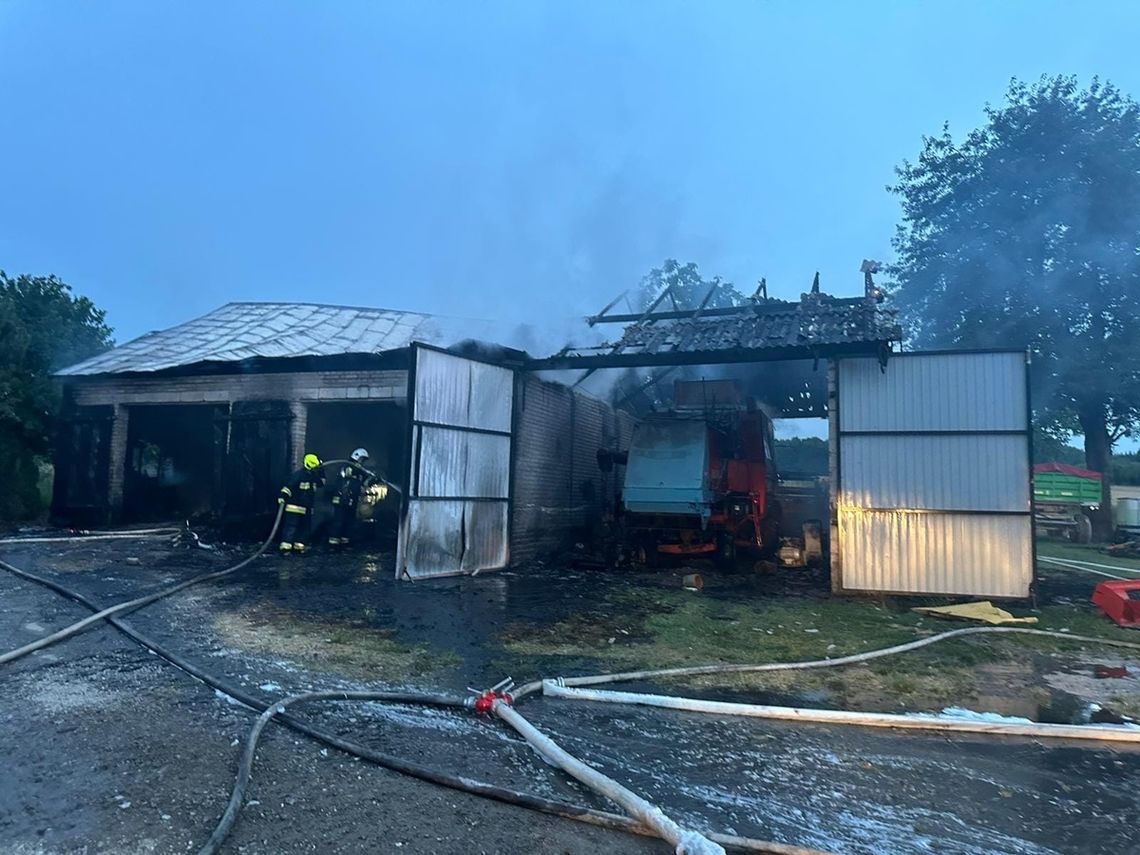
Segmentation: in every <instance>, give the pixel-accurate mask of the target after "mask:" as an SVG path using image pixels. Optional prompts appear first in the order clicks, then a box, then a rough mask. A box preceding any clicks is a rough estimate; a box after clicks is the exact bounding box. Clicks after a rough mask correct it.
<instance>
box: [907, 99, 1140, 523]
mask: <svg viewBox="0 0 1140 855" xmlns="http://www.w3.org/2000/svg"><path fill="white" fill-rule="evenodd" d="M985 115H986V122H985V123H984V124H983V125H982V126H981V127H980V128H978V129H976V130H974V131H972V132H970V133H969V134H968V135H967V136H966V137H965V139H964V140H962V141H961V142H956V141H955V140H954V139H953V138H952V137H951V135H950V131H949V129H948V127H947V126H944V127H943V130H942V133H941V134H940V135H938V136H935V137H927V138H924V140H923V148H922V151H921V153H920V154H919V156H918V160H917V161H916V162H914V163H911V162H904V163H903V164H902V166H900V167H899V168H898V170H897V175H898V182H897V184H895V185H894V186H893V187H891V188H889V189H890V190H891V191H892V192H894V193H896V194H897V195H898V196H900V197H901V200H902V209H903V217H902V222H901V224H900V225H899V227H898V231H897V233H896V236H895V239H894V246H895V250H896V252H897V261H896V263H895V264H894V265H892V267H891V268H890V273H891V276H892V279H893V281H892V282H891V283H890V288H891V291H892V292H893V296H894V299H895V300H896V301H897V304H898V305H899V307H900V308H901V309H902V310H903V316H904V319H905V321H906V323H907V325H908V327H909V331H910V333H911V335H912V337H913V338H914V339H915V340H917V341H918V342H919V343H921V344H924V345H942V346H946V345H949V346H962V347H990V346H1002V347H1010V346H1013V347H1022V346H1024V347H1027V348H1029V349H1030V350H1031V351H1032V356H1033V368H1032V379H1033V395H1034V402H1033V403H1034V410H1035V412H1034V415H1035V419H1036V420H1037V422H1038V423H1039V424H1040V425H1041V426H1042V428H1043V429H1044V430H1046V431H1047V432H1048V433H1050V434H1052V435H1053V436H1056V437H1059V438H1065V437H1069V436H1073V435H1074V434H1076V433H1081V434H1083V435H1084V443H1085V460H1086V466H1087V467H1088V468H1090V469H1095V470H1097V471H1099V472H1103V473H1105V476H1106V477H1105V482H1104V484H1105V486H1104V489H1105V492H1106V495H1105V501H1104V502H1102V514H1101V515H1100V518H1099V519H1098V520H1095V521H1094V523H1096V524H1097V527H1098V530H1099V532H1100V533H1101V534H1102V535H1103V534H1105V532H1106V528H1107V527H1109V526H1111V511H1110V509H1109V503H1108V501H1107V499H1108V495H1107V493H1108V489H1109V475H1110V474H1111V468H1112V467H1111V459H1112V448H1113V445H1114V444H1115V442H1116V441H1117V440H1119V439H1120V438H1122V437H1125V436H1131V435H1134V433H1135V432H1136V430H1137V426H1138V417H1140V254H1138V248H1140V106H1138V105H1137V104H1136V102H1135V101H1133V100H1132V99H1131V98H1129V97H1127V96H1125V95H1123V94H1122V93H1121V92H1120V91H1119V90H1118V89H1116V88H1115V87H1113V86H1112V85H1110V84H1107V83H1101V82H1099V81H1098V80H1095V79H1094V80H1093V82H1092V84H1091V85H1090V86H1089V88H1087V89H1084V90H1081V89H1079V88H1078V85H1077V82H1076V80H1075V79H1074V78H1072V77H1045V78H1042V79H1041V80H1040V81H1038V82H1037V83H1035V84H1032V85H1028V84H1025V83H1021V82H1018V81H1016V80H1015V81H1013V82H1012V83H1011V85H1010V87H1009V91H1008V93H1007V97H1006V102H1005V103H1004V104H1003V105H1001V106H998V107H992V106H989V107H987V108H986V111H985Z"/></svg>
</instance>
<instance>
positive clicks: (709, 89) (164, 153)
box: [0, 0, 1140, 341]
mask: <svg viewBox="0 0 1140 855" xmlns="http://www.w3.org/2000/svg"><path fill="white" fill-rule="evenodd" d="M1137 32H1140V5H1137V4H1130V3H1096V4H1076V3H1071V4H1070V3H1050V2H1035V3H1019V2H1005V3H980V2H955V3H893V2H887V3H875V2H867V3H854V2H850V3H848V2H844V3H839V2H832V3H828V2H820V3H791V2H787V3H762V2H739V3H737V2H713V3H707V4H697V3H685V4H681V3H659V2H655V3H649V2H625V3H591V2H574V3H559V4H547V3H530V2H519V3H494V2H490V3H485V2H481V3H456V4H447V3H431V4H419V3H410V2H409V3H388V4H384V3H374V2H369V3H349V2H335V3H286V2H272V3H255V2H242V3H236V4H230V3H190V2H185V3H163V2H154V0H139V2H101V3H72V2H51V0H27V2H25V0H0V117H2V119H3V132H2V133H0V200H2V204H0V268H4V269H6V270H7V271H8V272H10V273H19V272H28V273H55V274H57V275H59V276H61V277H63V278H64V279H65V280H67V281H69V282H71V283H72V284H73V285H74V286H75V287H76V289H77V290H79V291H80V292H81V293H84V294H87V295H88V296H90V297H92V298H93V299H94V300H95V301H96V302H97V303H98V304H99V305H101V306H103V307H104V308H106V309H107V312H108V319H109V321H110V322H111V324H112V325H113V326H114V327H115V328H116V332H117V336H118V338H119V340H120V341H121V340H125V339H127V338H131V337H134V336H136V335H138V334H140V333H142V332H145V331H147V330H150V329H155V328H160V327H165V326H169V325H171V324H174V323H177V322H180V321H183V320H186V319H188V318H191V317H194V316H196V315H199V314H202V313H203V312H206V311H208V310H210V309H212V308H214V307H215V306H217V305H219V304H221V303H224V302H227V301H230V300H312V301H317V302H328V303H344V304H351V305H370V306H385V307H391V308H401V309H414V310H422V311H432V312H440V313H445V314H452V315H459V316H481V317H495V318H498V317H502V318H507V319H510V320H534V319H537V318H540V317H542V316H543V315H544V314H546V313H553V314H558V315H560V316H568V315H572V314H580V313H584V312H587V311H591V310H594V309H596V308H600V306H601V304H603V303H604V302H606V301H607V300H608V299H609V297H610V296H611V295H613V294H614V293H616V292H617V291H619V290H621V289H622V288H624V287H626V286H627V285H629V284H631V283H632V282H634V281H635V280H636V279H637V278H638V277H639V276H640V275H641V274H642V273H644V272H645V271H646V270H647V269H648V268H650V267H652V266H654V265H656V264H658V263H659V262H660V261H661V260H662V259H663V258H665V257H667V256H672V257H676V258H679V259H681V260H691V261H695V262H697V263H698V264H699V265H700V267H701V269H702V271H703V272H705V273H706V274H708V275H712V274H719V275H722V276H724V277H727V278H729V279H731V280H733V281H735V282H736V283H737V284H738V285H739V286H740V287H741V288H742V289H743V290H750V289H751V288H752V287H754V284H755V282H756V280H757V279H758V278H759V277H760V276H766V277H767V278H768V281H769V284H770V287H771V289H772V291H773V293H774V294H776V295H779V296H789V297H792V296H796V295H798V294H799V292H800V291H802V290H805V289H806V288H807V286H808V285H809V284H810V281H811V277H812V274H813V272H814V271H815V270H817V269H818V270H820V271H821V272H822V277H823V284H824V288H825V290H829V291H831V292H833V293H854V292H855V291H857V289H858V288H859V287H860V276H859V273H858V268H859V263H860V261H861V260H862V259H863V258H864V257H871V258H884V259H885V258H887V257H889V254H890V237H891V234H892V232H893V229H894V224H895V222H896V219H897V214H898V206H897V202H896V201H895V200H894V199H893V198H892V197H891V196H890V195H889V194H888V193H887V192H886V191H885V189H884V186H885V185H886V184H888V183H889V182H890V181H891V180H892V169H893V167H894V166H895V165H896V164H897V163H898V162H899V161H900V160H902V159H903V158H906V157H911V156H913V155H914V154H915V153H916V152H917V151H918V149H919V146H920V137H921V135H922V134H924V133H933V132H936V131H938V129H939V128H940V126H941V124H942V122H943V121H947V120H948V121H949V122H950V123H951V127H952V129H953V130H956V131H964V130H966V129H968V128H970V127H972V126H974V125H975V124H977V122H978V121H979V120H980V117H981V110H982V107H983V105H984V104H985V102H986V101H987V100H991V101H993V100H999V99H1000V98H1001V96H1002V93H1003V92H1004V90H1005V88H1006V85H1007V82H1008V80H1009V78H1010V77H1011V76H1019V77H1023V78H1029V79H1032V78H1036V77H1037V76H1039V75H1040V74H1042V73H1057V72H1064V73H1076V74H1078V75H1080V76H1081V77H1082V78H1085V79H1087V78H1089V77H1091V76H1092V75H1093V74H1099V75H1101V76H1102V77H1107V78H1109V79H1111V80H1112V81H1114V82H1115V83H1117V84H1118V85H1119V86H1121V87H1122V88H1123V89H1124V90H1125V91H1128V92H1131V93H1132V94H1133V95H1140V60H1137V59H1136V49H1135V41H1134V38H1135V34H1136V33H1137Z"/></svg>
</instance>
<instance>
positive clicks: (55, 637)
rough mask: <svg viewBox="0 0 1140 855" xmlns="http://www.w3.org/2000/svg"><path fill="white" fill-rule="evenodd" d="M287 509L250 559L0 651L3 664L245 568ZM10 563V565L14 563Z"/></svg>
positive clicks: (262, 548)
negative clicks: (110, 619) (90, 627)
mask: <svg viewBox="0 0 1140 855" xmlns="http://www.w3.org/2000/svg"><path fill="white" fill-rule="evenodd" d="M284 510H285V509H284V507H283V506H278V508H277V517H276V518H275V519H274V520H273V528H272V529H271V530H270V532H269V536H268V537H267V538H265V541H264V542H263V543H262V544H261V546H260V547H258V549H257V551H256V552H254V553H253V554H252V555H250V556H249V557H248V558H245V559H243V560H242V561H239V562H238V563H237V564H235V565H233V566H232V567H227V568H226V569H225V570H213V571H211V572H209V573H202V574H200V575H198V576H194V577H193V578H191V579H187V580H186V581H184V582H179V583H178V584H177V585H172V586H171V587H169V588H163V589H162V590H160V591H155V592H154V593H152V594H146V595H144V596H142V597H136V598H135V599H133V600H127V601H126V602H122V603H118V604H117V605H114V606H108V607H107V608H105V609H102V610H100V611H96V612H95V614H93V615H91V616H90V617H86V618H84V619H83V620H80V621H76V622H75V623H73V624H71V626H67V627H64V628H63V629H61V630H59V631H57V632H53V633H52V634H51V635H46V636H44V637H43V638H39V639H36V640H35V641H33V642H30V643H29V644H25V645H24V646H23V647H18V648H16V649H15V650H9V651H8V652H7V653H4V654H0V665H6V664H7V663H9V662H14V661H16V660H17V659H20V658H22V657H24V656H27V655H28V654H29V653H35V652H36V651H37V650H42V649H43V648H45V647H50V646H51V645H53V644H56V643H58V642H60V641H64V640H65V639H68V638H71V637H72V636H73V635H76V634H78V633H80V632H83V630H85V629H87V627H89V626H91V625H92V624H94V623H99V621H102V620H106V619H108V618H112V617H115V616H116V615H122V614H126V613H127V612H131V611H134V610H135V609H141V608H142V607H143V606H148V605H150V604H151V603H153V602H156V601H157V600H161V599H162V598H164V597H169V596H170V595H171V594H176V593H178V592H179V591H182V590H185V589H186V588H189V587H190V586H191V585H197V584H199V583H201V582H208V581H209V580H211V579H221V578H222V577H224V576H229V575H231V574H233V573H236V572H237V571H238V570H241V569H242V568H243V567H246V566H247V565H248V564H250V563H251V562H252V561H253V560H254V559H256V558H257V557H258V556H259V555H261V554H262V553H264V552H265V550H266V549H268V548H269V545H270V544H271V543H272V542H273V538H274V537H276V536H277V529H278V527H279V526H280V525H281V516H282V513H283V512H284ZM8 566H9V567H10V566H11V565H8Z"/></svg>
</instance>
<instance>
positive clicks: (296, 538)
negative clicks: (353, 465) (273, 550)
mask: <svg viewBox="0 0 1140 855" xmlns="http://www.w3.org/2000/svg"><path fill="white" fill-rule="evenodd" d="M324 483H325V473H324V470H323V469H321V459H320V458H319V457H317V455H315V454H306V455H305V459H304V465H303V466H302V467H301V468H300V469H298V470H297V471H296V472H294V473H293V474H292V475H291V476H289V483H288V484H286V485H285V486H284V487H282V488H281V493H280V495H279V496H278V498H277V504H279V505H284V506H285V514H284V517H285V518H284V521H283V522H282V524H281V543H280V545H279V546H278V549H279V550H280V551H281V554H282V555H302V554H304V553H305V551H306V550H308V548H309V546H308V544H307V543H305V541H306V540H307V539H308V536H309V518H310V517H311V516H312V515H313V505H315V504H316V499H317V490H319V489H320V488H321V487H323V486H324Z"/></svg>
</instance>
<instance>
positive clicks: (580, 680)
mask: <svg viewBox="0 0 1140 855" xmlns="http://www.w3.org/2000/svg"><path fill="white" fill-rule="evenodd" d="M998 633H1017V634H1019V635H1035V636H1039V637H1040V636H1043V637H1046V638H1061V639H1064V640H1066V641H1077V642H1081V643H1084V644H1104V645H1108V646H1109V647H1121V648H1126V649H1128V650H1140V643H1136V642H1132V641H1117V640H1116V639H1113V638H1096V637H1094V636H1090V635H1074V634H1073V633H1070V632H1053V631H1051V630H1047V629H1027V628H1025V627H1020V626H972V627H967V628H965V629H952V630H949V631H948V632H940V633H938V634H936V635H929V636H927V637H926V638H920V639H917V640H916V641H908V642H906V643H904V644H896V645H893V646H892V647H881V648H879V649H878V650H867V651H865V652H863V653H854V654H852V655H850V656H838V657H836V658H835V659H809V660H806V661H803V662H763V663H759V664H744V665H723V664H721V665H692V666H685V667H681V668H656V669H651V670H646V671H621V672H618V673H613V674H592V675H590V676H584V677H559V678H558V681H559V683H560V684H561V685H562V686H569V687H578V686H600V685H603V684H605V683H629V682H633V681H635V680H654V679H662V678H671V677H699V676H705V675H708V674H757V673H762V672H765V671H799V670H806V669H809V668H835V667H837V666H840V665H854V664H856V663H860V662H870V661H871V660H872V659H880V658H882V657H884V656H895V655H897V654H899V653H908V652H909V651H911V650H918V649H920V648H923V647H927V646H929V645H931V644H937V643H938V642H940V641H946V640H948V639H951V638H962V637H965V636H970V635H994V634H998ZM542 687H543V681H542V680H534V681H532V682H530V683H527V684H525V685H524V686H522V687H521V688H520V689H519V690H518V691H517V692H515V700H522V699H523V698H525V697H527V696H528V695H532V694H534V693H535V692H539V691H541V690H542Z"/></svg>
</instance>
